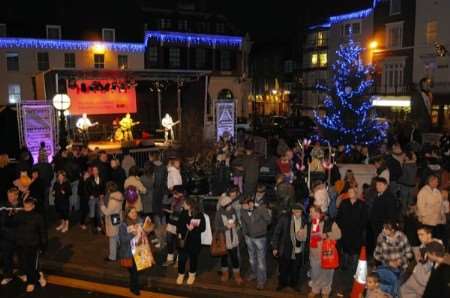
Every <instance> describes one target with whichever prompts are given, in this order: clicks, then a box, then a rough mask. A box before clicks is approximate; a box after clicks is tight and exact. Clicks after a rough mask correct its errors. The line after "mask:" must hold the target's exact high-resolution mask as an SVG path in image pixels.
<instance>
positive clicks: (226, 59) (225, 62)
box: [220, 51, 231, 70]
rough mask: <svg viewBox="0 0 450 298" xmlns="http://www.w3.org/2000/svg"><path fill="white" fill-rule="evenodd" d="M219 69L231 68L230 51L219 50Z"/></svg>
mask: <svg viewBox="0 0 450 298" xmlns="http://www.w3.org/2000/svg"><path fill="white" fill-rule="evenodd" d="M220 69H221V70H231V52H230V51H221V52H220Z"/></svg>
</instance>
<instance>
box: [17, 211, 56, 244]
mask: <svg viewBox="0 0 450 298" xmlns="http://www.w3.org/2000/svg"><path fill="white" fill-rule="evenodd" d="M14 224H15V226H16V229H15V231H16V243H17V246H19V247H20V246H27V247H30V246H31V247H38V248H40V249H42V250H45V249H46V248H47V242H48V238H47V229H46V227H45V224H44V219H43V218H42V216H41V215H40V214H39V213H37V212H36V211H34V210H33V211H30V212H26V211H20V212H18V213H17V215H16V216H15V217H14Z"/></svg>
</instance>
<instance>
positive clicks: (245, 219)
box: [241, 206, 271, 238]
mask: <svg viewBox="0 0 450 298" xmlns="http://www.w3.org/2000/svg"><path fill="white" fill-rule="evenodd" d="M270 222H271V215H270V213H269V210H268V209H267V208H266V207H265V206H259V207H255V208H254V209H253V211H252V212H249V211H248V210H244V209H242V210H241V224H242V231H243V233H244V235H245V236H248V237H250V238H262V237H265V236H266V235H267V227H268V225H269V224H270Z"/></svg>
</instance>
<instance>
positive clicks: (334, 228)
mask: <svg viewBox="0 0 450 298" xmlns="http://www.w3.org/2000/svg"><path fill="white" fill-rule="evenodd" d="M319 231H320V232H319V233H318V234H316V236H317V235H318V236H319V237H320V238H321V240H319V241H318V243H317V246H316V247H311V246H310V251H309V256H310V258H314V259H319V260H320V258H321V255H322V242H323V240H322V237H323V235H324V234H326V235H327V236H328V239H330V240H339V239H341V236H342V233H341V229H339V226H338V225H337V224H336V223H335V222H333V221H331V220H328V221H326V222H324V221H321V222H320V223H319ZM311 234H312V225H311V224H309V225H308V230H307V235H304V236H303V237H302V238H303V239H309V240H310V241H311ZM303 239H302V240H303Z"/></svg>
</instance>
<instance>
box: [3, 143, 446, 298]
mask: <svg viewBox="0 0 450 298" xmlns="http://www.w3.org/2000/svg"><path fill="white" fill-rule="evenodd" d="M203 153H204V154H203ZM268 155H269V158H268V159H265V160H264V163H263V157H262V156H261V155H260V154H258V153H257V152H255V143H254V140H253V139H252V138H251V137H247V138H243V139H242V140H238V141H237V142H233V141H232V140H231V139H229V138H226V137H225V138H222V139H221V140H220V142H218V143H217V144H215V145H214V146H213V147H212V148H209V149H208V151H207V152H202V154H199V155H198V156H200V158H197V157H196V158H187V159H183V158H182V157H183V156H182V153H180V152H175V151H174V152H172V151H171V152H166V154H164V156H162V155H161V153H160V152H159V151H155V152H152V153H150V154H149V157H148V160H147V161H146V162H145V164H143V165H141V167H138V165H137V164H136V161H135V160H134V158H133V156H132V155H131V154H129V152H127V151H126V150H125V151H124V152H123V155H122V156H121V158H120V159H119V158H117V157H116V156H111V155H109V154H108V153H107V152H104V151H94V152H90V151H89V150H88V149H87V148H85V147H73V148H71V149H70V150H69V149H63V150H61V151H60V152H59V153H58V154H57V155H56V156H55V157H54V158H53V162H52V163H49V158H48V156H47V153H46V151H45V144H43V145H42V148H41V150H40V151H39V156H38V160H37V161H36V162H34V161H33V157H32V155H31V154H30V152H29V151H28V150H27V149H26V148H24V149H23V150H22V151H21V153H20V157H19V159H18V161H17V162H15V163H12V162H10V161H9V159H8V156H7V155H5V154H2V155H0V177H1V178H2V179H0V200H1V206H2V207H1V209H0V242H1V245H0V248H1V257H2V265H3V279H2V281H1V285H2V286H6V285H7V284H8V283H10V282H11V280H12V279H13V277H14V275H13V272H14V271H13V267H14V266H13V265H14V262H13V259H14V255H17V256H18V259H19V265H20V266H19V270H18V277H19V278H20V279H21V280H22V281H24V282H26V283H27V287H26V290H27V292H32V291H33V290H34V288H35V286H36V285H37V284H40V285H41V286H45V284H46V281H45V278H44V275H43V274H42V272H41V270H40V266H39V262H38V260H39V256H40V254H41V253H43V252H45V250H46V248H47V231H48V229H56V230H57V231H58V233H63V234H64V233H67V232H68V231H69V230H70V229H72V228H73V224H78V225H79V228H80V230H81V232H83V231H85V232H89V231H87V230H88V227H90V228H89V230H91V231H92V233H95V234H101V233H102V232H103V233H104V234H105V235H106V237H108V240H109V253H108V255H107V256H105V261H106V262H116V261H117V262H118V263H120V265H121V266H123V267H125V268H127V270H128V271H129V276H130V282H129V285H130V290H131V291H132V292H133V293H134V294H136V295H139V293H140V289H139V270H138V269H137V266H136V262H135V259H134V258H133V250H132V245H131V240H132V239H133V238H136V237H138V238H142V237H144V238H145V239H149V242H150V243H151V247H152V249H153V252H154V253H155V254H156V253H164V254H166V255H165V256H164V257H165V262H164V263H162V264H158V265H160V266H170V265H175V264H176V265H177V267H178V268H177V270H178V275H177V276H176V277H174V282H175V284H177V285H180V286H181V285H183V284H184V283H186V284H187V285H193V284H194V283H195V281H196V278H197V267H198V262H199V255H200V252H201V250H202V247H203V246H204V245H205V244H206V245H211V254H213V255H214V256H216V257H219V259H220V260H218V263H219V264H220V272H221V276H220V281H221V282H223V283H228V282H229V280H230V278H232V279H233V280H234V283H235V284H236V285H237V286H241V285H242V284H243V283H249V282H252V281H255V282H256V288H257V289H259V290H264V289H265V288H266V287H267V279H268V268H267V262H266V260H267V256H268V254H270V255H272V256H273V258H275V259H276V260H277V264H278V286H277V288H276V290H277V291H283V290H284V288H286V287H291V288H293V289H295V290H297V291H302V288H303V287H304V285H305V283H307V284H308V286H309V288H310V293H309V296H308V297H318V296H319V295H320V296H321V297H330V294H331V292H332V291H333V290H334V287H333V277H334V273H335V271H336V270H340V271H342V272H350V273H351V274H353V273H354V272H356V269H357V265H358V259H359V257H360V254H361V252H362V251H363V250H364V251H367V255H368V258H369V264H370V266H369V269H370V270H369V274H368V275H367V286H366V289H365V291H364V293H362V295H361V297H371V298H373V297H450V289H449V286H448V280H449V279H450V257H449V255H448V248H449V246H448V245H449V241H448V240H449V231H450V229H449V222H450V221H449V216H450V214H449V200H448V191H449V190H450V184H449V178H448V177H449V173H450V137H448V136H447V135H444V136H443V137H442V139H441V141H440V144H438V145H437V146H431V145H427V144H425V145H421V144H417V143H414V142H412V143H405V142H399V141H398V140H396V139H395V138H394V139H393V140H392V141H390V142H389V143H386V144H383V145H381V146H379V147H377V148H370V150H369V148H368V147H366V146H352V147H345V146H338V147H337V148H336V150H334V149H332V148H326V147H325V148H324V147H322V146H321V144H320V143H319V142H317V143H314V144H311V143H310V142H309V141H301V142H297V143H295V144H292V145H291V146H289V145H288V144H287V143H286V142H285V141H284V140H283V139H281V138H278V137H276V136H274V137H272V138H271V139H270V140H269V141H268ZM163 157H164V158H163ZM336 162H338V163H336ZM339 163H360V164H365V165H366V167H367V169H368V172H370V169H375V171H376V174H374V177H373V179H372V180H371V183H365V184H363V185H359V183H358V181H359V179H358V178H359V177H357V176H356V175H355V174H354V173H353V172H352V170H347V171H346V172H345V173H342V175H341V173H340V171H339V167H338V164H339ZM271 168H272V169H273V171H274V172H275V173H276V175H275V177H273V178H274V179H273V180H274V185H273V183H271V182H267V181H263V180H264V179H263V176H264V173H266V172H270V169H271ZM200 172H201V173H203V175H205V176H207V179H206V181H207V186H206V187H205V189H206V190H205V191H206V192H207V194H208V195H210V196H216V197H217V198H218V199H217V207H216V208H215V210H213V212H206V210H205V209H204V208H203V206H202V201H201V199H200V198H199V197H198V196H193V193H196V192H197V191H198V189H199V188H202V187H199V186H198V185H197V184H196V183H198V181H200V180H201V179H200V180H199V179H194V178H195V177H197V176H198V174H199V173H200ZM197 178H198V177H197ZM263 182H264V183H263ZM53 205H54V207H53ZM53 208H54V210H55V211H56V214H57V220H58V221H57V224H56V227H54V226H53V222H52V221H50V220H49V214H50V213H51V210H52V209H53ZM206 213H208V214H206ZM75 215H77V216H75ZM209 216H212V219H211V220H210V219H209ZM75 218H76V220H75ZM208 231H212V235H210V236H209V238H211V239H210V241H209V243H208V240H205V238H208V235H207V234H208ZM77 232H80V231H77ZM99 237H100V235H99ZM156 248H158V249H156ZM161 248H165V249H161ZM213 251H214V253H213ZM243 251H244V252H245V251H246V255H248V265H249V266H248V267H249V270H247V271H248V272H242V271H243V268H246V266H243V265H244V264H243V262H244V260H245V259H246V258H242V252H243ZM364 254H365V252H364ZM187 263H189V266H188V268H187V267H186V265H187ZM443 281H445V282H443ZM348 282H349V283H350V284H351V283H352V280H351V279H350V280H349V281H348ZM436 293H438V294H436Z"/></svg>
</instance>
